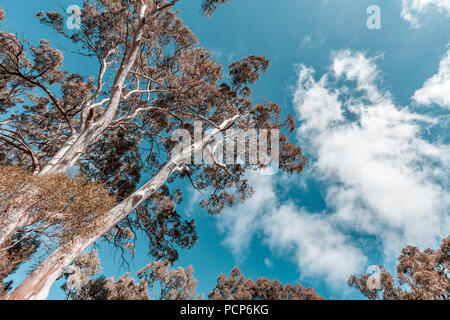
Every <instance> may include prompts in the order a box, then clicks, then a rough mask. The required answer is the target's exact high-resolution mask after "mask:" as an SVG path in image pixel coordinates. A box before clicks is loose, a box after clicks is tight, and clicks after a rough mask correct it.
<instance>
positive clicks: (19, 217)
mask: <svg viewBox="0 0 450 320" xmlns="http://www.w3.org/2000/svg"><path fill="white" fill-rule="evenodd" d="M146 11H147V6H146V5H143V6H142V8H141V11H140V14H139V22H138V24H139V25H138V31H137V33H136V36H135V39H134V41H133V43H132V44H131V47H130V50H129V52H128V54H126V56H125V57H124V58H123V59H124V61H123V64H122V66H121V67H120V68H119V70H118V72H117V74H116V77H115V79H114V84H113V87H112V90H111V95H110V100H109V104H108V107H107V108H106V111H105V113H104V115H103V116H102V117H101V118H100V119H99V120H98V121H97V122H95V123H92V124H90V125H89V126H84V124H82V128H81V130H82V131H81V133H74V134H72V135H71V136H70V137H69V139H68V140H67V141H66V143H64V145H63V146H62V147H61V148H60V149H59V150H58V152H57V153H56V154H55V155H54V156H53V158H52V159H51V160H50V161H49V162H48V163H47V164H46V165H45V166H44V168H43V169H42V170H41V171H40V172H39V173H38V174H39V175H44V174H56V173H62V174H67V173H68V172H69V170H70V169H71V168H72V167H73V166H74V165H75V164H76V162H77V161H78V160H79V158H80V157H81V155H82V154H83V153H84V152H85V151H86V150H87V149H88V148H89V146H90V145H91V144H92V143H95V141H97V140H98V139H99V137H100V136H101V134H102V133H103V132H104V131H105V129H106V128H107V127H108V125H109V124H110V123H111V121H112V120H113V119H114V116H115V115H116V111H117V107H118V105H119V103H120V100H121V96H122V90H123V86H124V82H125V79H126V77H127V75H128V73H129V72H130V70H131V68H132V67H133V65H134V63H135V61H136V57H137V55H138V53H139V50H140V45H141V43H142V40H143V30H144V27H145V16H146ZM153 13H154V12H151V13H150V15H152V14H153ZM0 214H1V219H2V221H0V249H1V248H2V247H3V245H4V243H6V242H7V241H8V240H10V239H11V237H12V236H13V235H14V234H15V233H16V232H17V231H19V230H20V229H23V228H25V227H27V226H28V225H27V221H26V219H25V216H24V215H26V212H25V210H22V209H20V208H19V209H18V210H17V211H15V212H8V214H7V215H4V214H3V213H0Z"/></svg>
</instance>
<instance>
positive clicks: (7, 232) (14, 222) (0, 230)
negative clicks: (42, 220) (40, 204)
mask: <svg viewBox="0 0 450 320" xmlns="http://www.w3.org/2000/svg"><path fill="white" fill-rule="evenodd" d="M27 224H28V215H27V213H26V210H25V209H24V208H20V209H17V208H13V209H9V210H8V209H6V210H5V211H3V212H2V213H1V218H0V251H1V250H4V249H5V247H6V243H7V242H8V241H9V240H11V239H12V237H13V236H14V234H15V233H16V232H17V231H18V230H20V229H22V228H24V227H26V226H27Z"/></svg>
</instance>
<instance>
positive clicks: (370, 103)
mask: <svg viewBox="0 0 450 320" xmlns="http://www.w3.org/2000/svg"><path fill="white" fill-rule="evenodd" d="M332 59H333V61H332V63H331V66H330V69H329V71H328V72H327V73H326V74H325V75H323V76H322V77H320V78H319V79H317V80H316V79H315V78H314V73H315V71H314V69H312V68H308V67H306V66H304V65H300V66H299V68H298V75H299V80H298V83H297V87H296V91H295V95H294V107H295V109H296V112H297V116H298V118H299V120H300V121H301V126H300V127H299V129H298V137H299V140H300V144H301V145H302V147H303V148H304V150H306V151H307V152H308V153H309V154H310V156H311V161H310V164H309V172H310V175H311V178H313V179H316V181H318V182H321V183H322V184H323V185H324V186H325V195H324V196H325V199H324V200H325V201H326V204H327V210H326V211H324V212H311V210H308V208H305V207H298V206H296V205H294V204H292V203H291V202H290V201H287V202H283V200H282V199H281V197H279V196H278V194H279V193H283V194H284V193H285V191H284V190H283V189H282V188H281V189H280V186H282V187H284V188H288V187H290V188H300V187H301V185H300V183H301V182H295V180H294V179H288V183H287V182H286V181H287V178H286V177H285V176H284V175H281V176H259V175H257V174H256V175H253V176H251V177H250V182H251V183H252V184H253V185H254V186H256V194H255V197H253V198H252V199H250V200H249V201H248V202H247V203H244V204H242V205H239V206H238V207H237V208H234V209H232V210H231V209H230V210H228V211H227V212H226V213H225V214H224V215H223V216H222V217H221V218H220V220H219V225H220V226H221V229H222V231H223V232H224V233H225V234H226V239H225V243H226V244H227V245H228V246H230V248H232V250H233V252H235V253H236V254H241V255H242V254H243V253H245V251H246V250H247V249H248V246H249V243H250V241H251V239H252V237H253V235H254V234H256V233H258V234H259V235H260V236H261V237H262V238H263V239H264V242H265V243H266V244H267V245H268V246H269V247H270V248H272V250H273V252H276V253H278V254H284V255H286V256H288V257H291V258H292V259H294V260H295V262H296V263H297V265H298V267H299V269H300V274H301V276H302V278H320V279H325V280H326V281H327V283H328V284H329V285H331V286H332V287H341V288H343V287H346V284H345V280H346V279H347V277H348V275H349V274H351V273H358V272H362V271H364V270H365V268H366V267H367V264H368V258H367V255H369V254H371V253H373V252H371V250H372V249H373V247H374V246H375V244H373V243H372V244H370V243H369V245H370V246H371V248H366V247H364V245H365V243H366V242H361V241H359V240H358V239H367V237H371V238H372V239H373V238H375V239H376V243H377V244H381V245H382V247H383V248H382V249H381V250H382V253H384V254H385V257H386V261H376V263H383V262H384V263H391V262H393V261H394V260H395V259H396V258H397V257H398V255H399V253H400V250H401V248H402V247H404V246H405V245H417V246H421V247H430V246H432V247H434V246H435V245H436V244H437V242H438V241H439V239H440V238H442V237H444V236H447V235H448V234H449V233H450V232H449V231H450V219H449V216H448V209H449V207H450V193H449V190H448V186H449V183H448V182H449V178H450V175H449V173H450V170H449V169H450V147H449V146H448V145H446V144H438V143H432V142H430V141H427V140H425V139H424V138H422V131H423V129H424V127H425V126H427V127H428V126H432V125H434V124H436V123H437V121H438V120H436V119H434V118H432V117H429V116H423V115H419V114H416V113H414V112H412V111H411V110H409V109H408V108H400V107H398V106H396V105H395V104H394V102H393V99H392V97H391V94H390V93H389V92H383V91H382V90H380V89H379V84H378V81H379V78H380V71H379V69H378V68H377V66H376V59H377V58H367V57H366V54H365V53H362V52H351V51H339V52H335V53H333V55H332ZM304 174H305V173H303V175H304ZM302 180H303V179H302ZM350 235H352V236H350Z"/></svg>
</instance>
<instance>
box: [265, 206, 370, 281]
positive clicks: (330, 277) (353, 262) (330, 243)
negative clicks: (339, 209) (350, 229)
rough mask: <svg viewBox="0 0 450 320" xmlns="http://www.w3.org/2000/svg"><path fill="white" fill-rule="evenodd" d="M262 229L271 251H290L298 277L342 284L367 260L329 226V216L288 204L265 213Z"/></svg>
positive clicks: (360, 269) (348, 240)
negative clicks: (318, 278) (298, 270)
mask: <svg viewBox="0 0 450 320" xmlns="http://www.w3.org/2000/svg"><path fill="white" fill-rule="evenodd" d="M263 229H264V231H265V234H266V236H267V238H266V241H267V242H268V243H269V245H270V246H271V247H272V249H273V250H274V251H279V250H282V251H285V252H287V253H288V254H290V253H291V252H292V253H293V254H294V259H295V261H296V262H297V264H298V266H299V269H300V272H301V274H302V277H305V276H306V277H320V278H321V279H324V280H325V281H326V282H327V283H328V284H329V285H331V286H333V287H342V286H343V285H345V282H346V280H347V279H348V277H349V276H350V275H351V274H353V273H355V272H359V271H363V268H364V266H365V265H366V263H367V259H366V257H365V256H364V254H363V253H362V252H361V250H360V249H358V248H357V247H355V246H354V245H353V244H352V243H351V238H350V237H348V236H346V235H345V234H344V233H342V232H340V231H339V230H338V229H337V228H336V227H335V226H334V225H333V221H332V219H327V217H326V216H323V215H320V214H311V213H308V212H306V211H304V210H299V209H298V208H296V207H295V206H294V205H292V204H287V205H283V206H281V207H279V208H277V209H275V210H273V211H272V212H271V213H270V214H269V215H266V216H265V217H264V220H263Z"/></svg>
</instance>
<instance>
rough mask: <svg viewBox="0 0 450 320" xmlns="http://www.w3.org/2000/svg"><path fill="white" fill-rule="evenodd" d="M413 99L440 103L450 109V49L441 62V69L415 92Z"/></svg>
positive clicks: (425, 103)
mask: <svg viewBox="0 0 450 320" xmlns="http://www.w3.org/2000/svg"><path fill="white" fill-rule="evenodd" d="M413 99H414V100H415V101H416V102H417V103H419V104H422V105H430V104H432V103H435V104H438V105H440V106H442V107H444V108H448V109H450V50H449V51H447V54H446V55H445V57H444V58H443V59H442V60H441V62H440V64H439V71H438V73H437V74H435V75H434V76H433V77H431V78H430V79H428V80H427V81H426V82H425V83H424V85H423V87H422V88H421V89H419V90H417V91H416V92H415V93H414V96H413Z"/></svg>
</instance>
